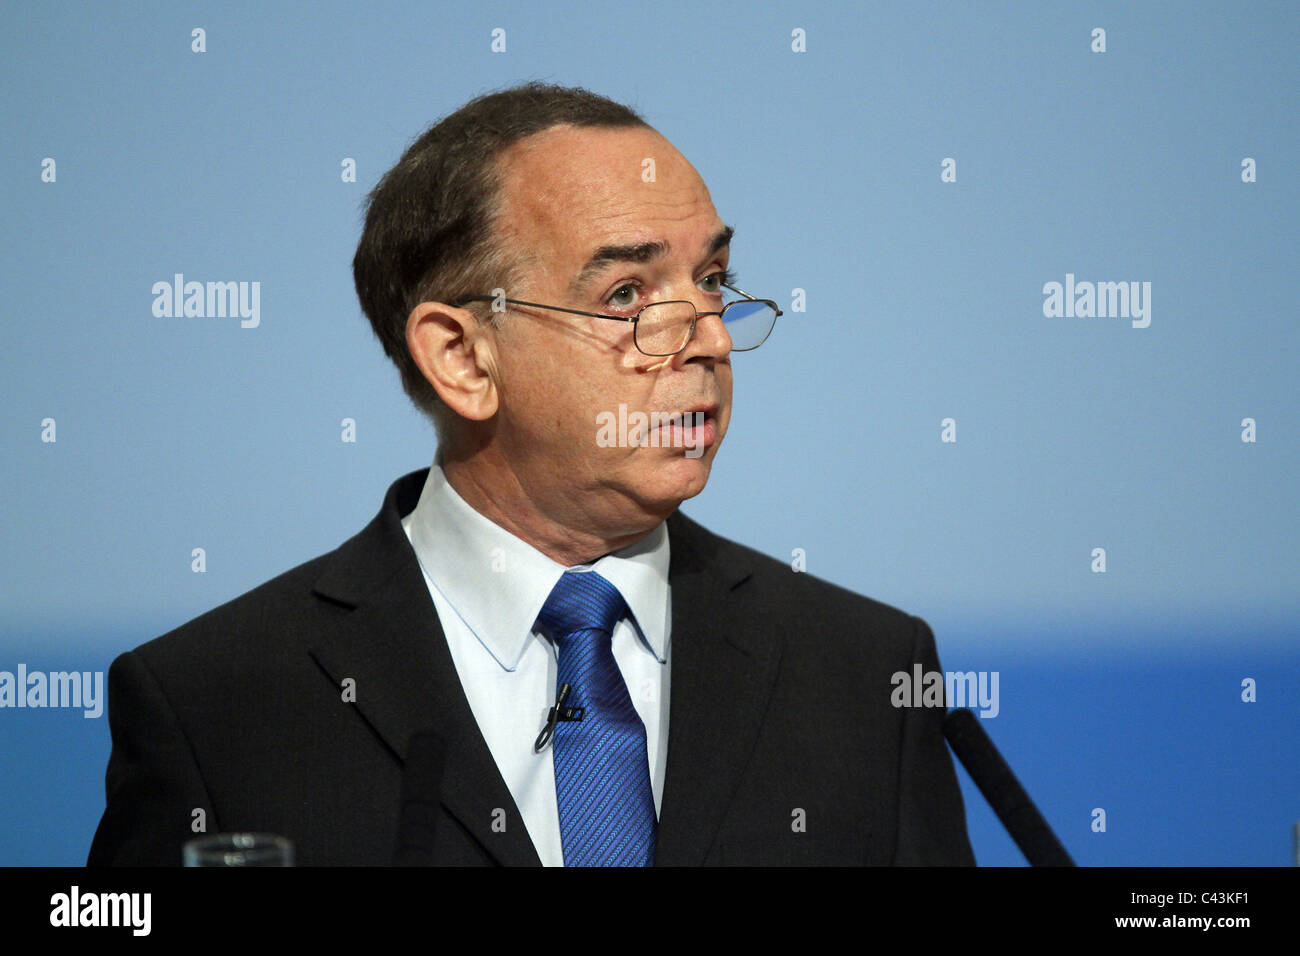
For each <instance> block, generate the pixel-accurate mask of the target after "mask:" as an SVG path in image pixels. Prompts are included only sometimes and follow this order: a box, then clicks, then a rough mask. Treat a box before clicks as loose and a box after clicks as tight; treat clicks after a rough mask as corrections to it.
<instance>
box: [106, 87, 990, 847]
mask: <svg viewBox="0 0 1300 956" xmlns="http://www.w3.org/2000/svg"><path fill="white" fill-rule="evenodd" d="M731 236H732V230H731V229H730V228H729V227H727V226H726V225H725V224H724V222H723V221H722V219H721V218H719V216H718V213H717V212H716V210H715V209H714V207H713V203H712V201H711V199H710V197H709V193H708V190H707V189H706V188H705V185H704V183H703V182H702V181H701V179H700V177H699V175H698V174H697V173H696V172H695V170H694V169H693V168H692V167H691V165H690V164H689V163H688V162H687V161H686V159H685V158H684V157H683V156H682V155H681V154H680V153H679V152H677V150H676V149H674V148H673V146H672V145H671V144H670V143H669V142H668V141H667V140H666V139H664V138H663V137H662V136H661V135H660V134H659V133H657V132H656V131H655V130H653V129H651V128H650V127H649V126H647V125H646V124H645V123H644V121H643V120H641V118H640V117H639V116H637V115H636V114H635V113H633V112H632V111H631V110H629V109H627V108H625V107H623V106H620V105H618V104H616V103H613V102H611V101H609V100H606V99H604V98H603V97H598V96H595V95H593V94H590V93H588V92H586V91H582V90H572V89H564V88H559V87H552V86H546V85H542V84H529V85H527V86H524V87H519V88H515V89H512V90H507V91H504V92H501V93H496V94H491V95H488V96H485V97H481V98H479V99H477V100H475V101H473V102H471V103H469V104H468V105H466V106H465V107H463V108H462V109H461V110H459V111H457V112H456V113H454V114H452V115H451V116H449V117H448V118H446V119H445V120H443V121H442V122H441V123H440V124H438V125H437V126H435V127H433V128H432V129H431V130H429V131H428V132H427V133H426V134H425V135H424V136H423V137H421V138H420V139H419V140H417V141H416V142H415V143H414V144H413V145H412V146H411V148H410V149H409V150H408V151H407V152H406V154H405V155H404V156H403V157H402V159H401V160H400V161H399V163H398V164H397V166H395V167H394V168H393V169H392V170H391V171H389V173H388V174H387V175H386V176H385V177H384V178H383V180H382V181H381V182H380V184H379V185H378V186H377V187H376V189H375V191H374V192H373V193H372V195H371V197H370V205H369V209H368V213H367V218H366V226H365V230H364V234H363V236H362V239H361V242H360V245H359V247H358V249H357V254H356V258H355V260H354V264H353V265H354V274H355V279H356V285H357V291H358V295H359V297H360V300H361V304H362V307H363V308H364V310H365V312H366V314H367V316H368V317H369V319H370V321H371V323H372V324H373V326H374V329H375V332H376V334H377V336H378V337H379V339H380V341H381V342H382V343H383V345H384V348H385V351H386V352H387V354H388V355H389V356H390V357H391V358H392V359H393V361H394V362H395V364H396V365H397V366H398V369H399V371H400V372H401V376H402V381H403V385H404V387H405V389H406V391H407V392H408V394H409V395H410V397H411V398H412V400H413V401H414V402H415V403H416V404H417V406H418V407H420V408H421V409H422V410H423V411H425V412H426V413H427V414H428V415H429V417H430V418H431V419H432V420H433V422H434V423H435V425H436V427H437V430H438V439H439V440H438V452H437V459H436V461H435V462H434V464H433V467H432V468H430V469H425V470H422V471H420V472H416V473H413V474H410V475H407V476H405V477H404V478H402V479H399V480H398V481H397V482H396V483H395V484H394V485H393V486H392V487H391V488H390V489H389V492H388V495H387V497H386V499H385V501H384V504H383V507H382V509H381V511H380V513H379V515H378V516H377V517H376V518H375V519H374V521H373V522H371V524H370V525H369V526H368V527H367V528H365V529H364V530H363V531H361V532H360V533H359V534H358V535H357V536H355V537H354V538H352V539H351V540H349V541H347V542H345V543H344V544H343V545H342V546H341V547H340V548H338V549H337V550H336V551H334V552H332V553H330V554H327V555H324V556H322V557H319V558H316V559H315V560H313V561H309V562H307V563H306V564H303V565H301V566H300V567H298V568H295V569H293V570H292V571H289V572H287V573H286V574H284V575H282V576H280V577H278V578H276V579H274V580H272V581H270V582H268V583H266V584H264V585H262V586H261V587H259V588H257V589H255V590H253V591H251V592H249V593H248V594H245V595H243V596H242V597H239V598H237V599H235V600H234V601H231V602H230V603H228V604H226V605H224V606H222V607H219V608H217V609H215V610H213V611H211V612H209V613H207V614H205V615H203V616H201V617H199V618H197V619H196V620H194V621H192V622H190V623H189V624H186V625H185V626H183V627H181V628H179V629H177V630H176V631H173V632H172V633H170V634H167V635H164V636H163V637H161V638H158V639H157V640H155V641H151V642H150V643H148V644H145V645H143V646H142V647H140V648H138V649H136V650H135V651H132V652H129V653H126V654H123V655H122V656H121V657H120V658H118V660H117V661H116V662H115V663H114V665H113V667H112V669H111V671H110V675H109V717H110V724H111V728H112V733H113V754H112V757H111V759H110V762H109V768H108V784H107V789H108V806H107V809H106V811H105V814H104V818H103V820H102V821H101V823H100V826H99V830H98V832H97V833H96V836H95V841H94V844H93V846H92V848H91V852H90V860H89V862H90V863H91V864H98V863H158V864H175V863H177V862H179V860H180V854H181V846H182V844H183V843H184V842H185V841H186V840H187V839H190V838H192V837H193V836H194V835H195V833H196V831H199V830H206V832H216V831H218V830H221V831H236V830H238V831H265V832H271V833H275V834H279V835H282V836H286V837H288V838H289V839H290V840H292V841H293V843H294V845H295V850H296V855H297V861H298V862H299V863H300V864H386V863H389V862H392V861H393V860H394V859H395V854H396V858H398V859H403V860H404V861H412V860H414V861H417V862H428V863H444V864H534V865H535V864H538V863H544V864H547V865H561V864H565V865H651V864H656V865H699V864H810V863H827V864H891V863H893V864H947V863H958V864H970V863H973V862H974V859H973V856H972V853H971V849H970V845H969V842H968V839H967V835H966V828H965V820H964V811H963V806H962V799H961V795H960V791H959V789H958V786H957V781H956V777H955V774H954V771H953V766H952V761H951V759H950V758H949V756H948V753H947V750H946V748H945V745H944V742H943V738H942V736H941V731H940V722H941V719H942V717H943V711H942V708H919V709H915V710H912V709H898V708H894V707H892V706H891V704H890V698H891V691H892V690H893V684H892V682H891V675H893V674H894V673H897V672H899V671H903V672H907V673H909V674H910V673H911V671H912V666H913V664H914V663H919V664H920V665H921V666H922V667H923V668H924V669H925V670H927V671H930V670H937V669H938V658H937V656H936V652H935V646H934V639H933V635H932V634H931V632H930V629H929V628H928V627H927V626H926V624H925V623H924V622H923V621H921V620H920V619H918V618H915V617H911V616H909V615H907V614H905V613H904V612H902V611H899V610H897V609H895V608H891V607H888V606H886V605H884V604H880V603H878V602H875V601H872V600H870V599H867V598H864V597H860V596H857V595H854V594H851V593H849V592H847V591H844V590H842V589H840V588H837V587H835V586H833V585H830V584H827V583H825V582H822V581H819V580H817V579H815V578H813V577H811V576H809V575H807V574H800V573H795V572H793V571H792V570H791V569H790V568H789V567H787V566H786V565H784V564H782V563H779V562H776V561H774V560H772V559H770V558H766V557H764V556H762V555H760V554H758V553H756V552H754V551H752V550H749V549H748V548H744V547H742V546H740V545H738V544H735V543H733V542H731V541H727V540H725V539H723V538H719V537H717V536H716V535H713V534H711V533H710V532H708V531H706V530H705V529H704V528H702V527H700V526H699V525H697V524H695V523H694V522H692V521H691V520H690V519H688V518H687V517H685V516H684V515H682V514H681V513H680V512H679V511H678V506H679V505H680V504H681V502H683V501H684V500H686V499H688V498H691V497H693V496H694V495H697V494H699V492H700V491H701V490H702V489H703V488H704V486H705V484H706V482H707V481H708V477H709V471H710V468H711V467H712V464H713V459H714V456H715V455H716V454H717V452H718V448H719V446H720V444H721V443H722V440H723V438H724V437H725V435H726V433H727V430H728V427H729V425H730V420H731V397H732V364H731V352H732V351H733V350H742V349H748V348H755V347H757V346H758V345H759V344H761V343H762V341H763V339H764V338H766V336H767V334H768V333H769V332H770V331H771V327H772V323H773V322H774V321H775V318H776V316H777V314H779V312H778V310H777V308H776V306H775V303H766V302H763V301H760V300H755V299H753V297H751V296H749V295H748V294H747V293H742V292H739V291H738V290H736V289H735V287H734V285H733V283H732V281H731V278H730V272H729V254H730V240H731ZM732 300H735V301H736V302H737V303H738V304H737V305H734V306H731V307H730V308H728V307H727V306H728V305H729V303H730V302H731V301H732ZM647 306H650V308H649V309H647ZM724 309H725V314H724ZM643 310H645V311H643ZM615 423H617V425H615ZM632 423H634V424H632ZM404 775H405V777H404ZM404 780H405V782H404ZM412 820H414V821H415V823H414V824H413V823H412ZM196 821H200V823H201V825H200V823H196ZM399 830H400V831H401V833H400V834H399Z"/></svg>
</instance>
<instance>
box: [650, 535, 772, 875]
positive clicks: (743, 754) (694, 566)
mask: <svg viewBox="0 0 1300 956" xmlns="http://www.w3.org/2000/svg"><path fill="white" fill-rule="evenodd" d="M668 533H669V541H670V546H671V554H672V558H671V563H670V569H669V583H670V584H671V585H672V636H671V642H672V651H671V654H672V690H671V694H670V709H669V715H668V720H669V723H668V764H667V769H666V771H665V777H664V795H663V804H662V806H661V808H660V819H659V834H658V844H657V846H656V849H655V865H656V866H699V865H700V864H702V863H703V862H704V860H705V857H706V855H707V853H708V851H709V849H710V848H711V847H712V845H713V842H714V839H715V837H716V836H717V833H718V829H719V827H720V826H721V824H722V820H723V817H724V815H725V812H726V809H727V806H728V804H729V803H730V799H731V796H732V794H733V792H734V791H735V788H736V786H737V784H738V783H739V780H740V775H741V773H742V772H743V771H744V769H745V764H746V761H747V758H748V755H749V754H750V753H751V752H752V751H753V747H754V742H755V739H756V737H757V734H758V729H759V726H760V723H761V720H762V716H763V712H764V709H765V707H766V704H767V700H768V698H769V697H770V696H771V692H772V685H773V681H774V680H775V678H776V672H777V664H778V662H779V660H780V651H781V640H780V635H779V634H778V633H777V632H776V631H775V629H769V628H765V627H763V626H761V625H759V624H757V623H754V622H756V621H757V616H756V615H753V614H749V613H745V602H746V600H747V595H746V588H745V582H746V581H747V580H748V578H749V577H750V574H751V572H750V569H749V562H748V560H747V559H746V557H745V555H744V553H743V552H742V551H741V550H740V549H738V548H737V547H736V546H735V545H733V544H731V543H730V542H728V541H724V540H722V539H720V538H718V537H716V536H715V535H713V534H711V533H709V532H708V531H706V530H705V529H703V528H701V527H700V526H699V525H698V524H696V523H695V522H693V521H691V520H690V519H689V518H687V517H685V516H684V515H682V514H681V513H680V512H678V513H676V514H674V515H673V516H672V517H671V518H669V519H668ZM746 621H748V622H751V623H748V624H746V623H745V622H746Z"/></svg>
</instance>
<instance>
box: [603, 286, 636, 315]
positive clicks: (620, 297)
mask: <svg viewBox="0 0 1300 956" xmlns="http://www.w3.org/2000/svg"><path fill="white" fill-rule="evenodd" d="M637 294H638V290H637V287H636V286H634V285H621V286H619V287H618V288H617V289H615V290H614V294H613V295H611V296H610V297H609V299H607V300H606V301H607V303H608V304H609V305H612V306H613V307H614V308H616V309H630V308H632V306H634V305H636V299H637Z"/></svg>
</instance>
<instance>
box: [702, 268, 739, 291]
mask: <svg viewBox="0 0 1300 956" xmlns="http://www.w3.org/2000/svg"><path fill="white" fill-rule="evenodd" d="M734 281H735V276H734V275H733V274H732V273H731V271H730V270H727V269H723V270H722V271H721V272H714V273H711V274H710V275H707V276H705V277H704V278H703V279H701V280H700V288H702V289H703V290H704V291H705V292H709V293H712V294H714V295H720V294H721V293H722V287H723V286H724V285H729V284H730V283H732V282H734Z"/></svg>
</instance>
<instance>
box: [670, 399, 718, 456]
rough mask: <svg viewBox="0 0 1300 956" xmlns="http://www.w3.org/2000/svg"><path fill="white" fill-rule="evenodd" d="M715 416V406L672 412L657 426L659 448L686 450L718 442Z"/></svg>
mask: <svg viewBox="0 0 1300 956" xmlns="http://www.w3.org/2000/svg"><path fill="white" fill-rule="evenodd" d="M717 414H718V406H717V405H697V406H693V407H692V408H689V409H687V410H686V411H682V412H674V413H673V414H671V415H670V416H668V417H667V421H663V422H661V423H660V425H659V426H658V430H659V433H660V434H659V439H660V440H659V444H660V446H661V447H662V446H668V447H671V448H686V449H688V450H691V449H698V450H702V449H705V448H708V447H710V446H711V445H713V444H714V443H715V442H716V441H717V440H718V419H717ZM689 457H699V456H698V455H694V456H689Z"/></svg>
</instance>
